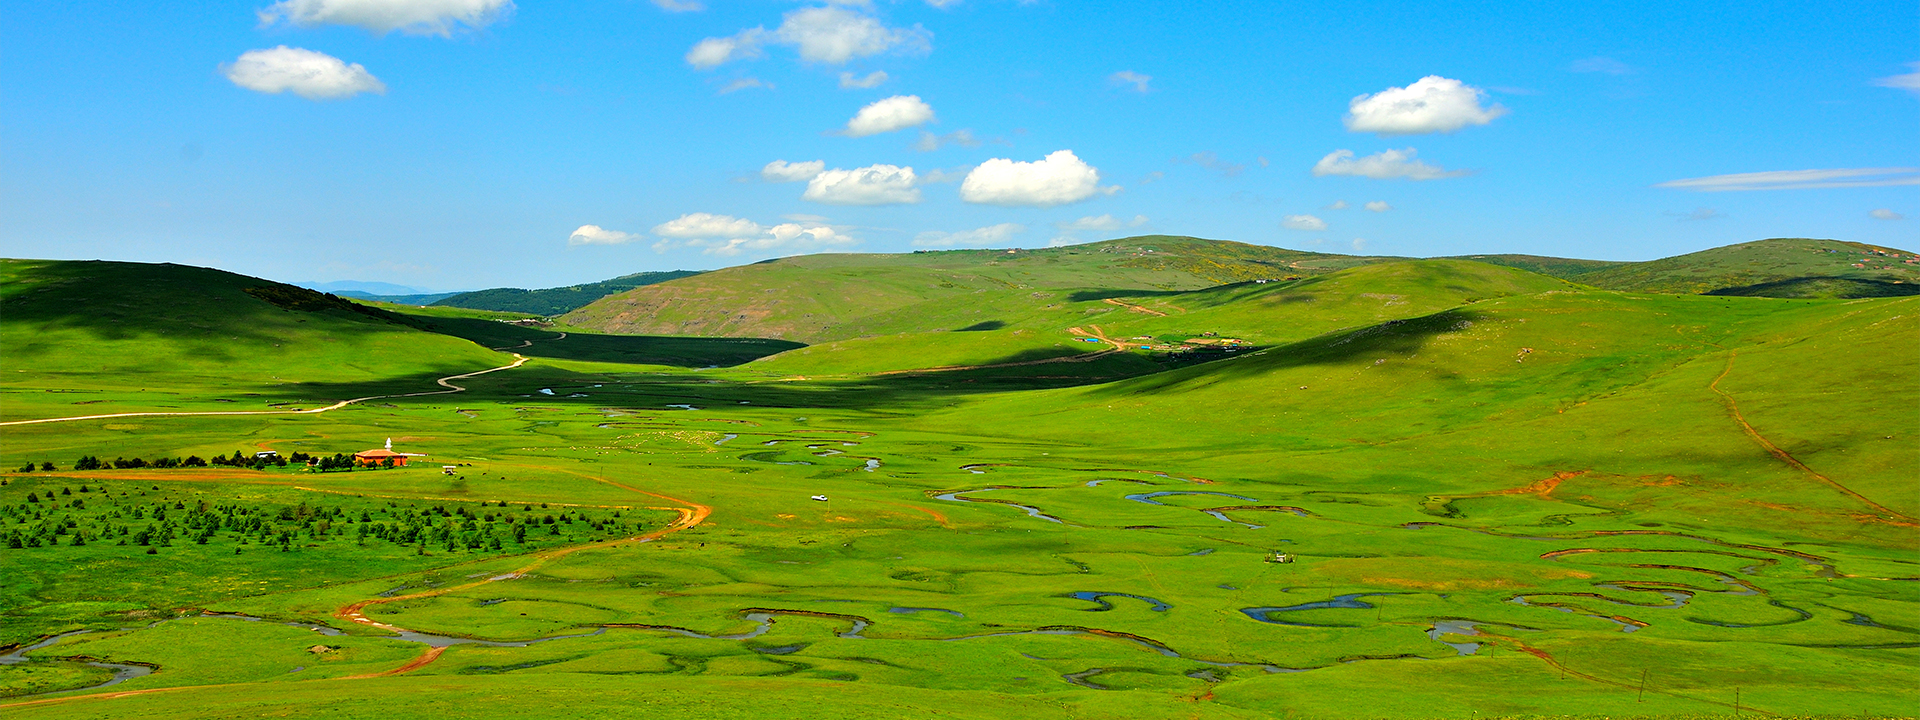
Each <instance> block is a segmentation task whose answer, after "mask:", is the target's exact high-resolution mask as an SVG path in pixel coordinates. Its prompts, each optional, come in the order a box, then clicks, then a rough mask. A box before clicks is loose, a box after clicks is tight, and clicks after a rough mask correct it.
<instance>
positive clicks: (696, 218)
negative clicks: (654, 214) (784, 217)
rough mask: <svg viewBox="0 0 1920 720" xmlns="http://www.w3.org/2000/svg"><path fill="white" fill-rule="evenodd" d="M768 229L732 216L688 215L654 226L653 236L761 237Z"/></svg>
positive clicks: (687, 237) (682, 237) (686, 237)
mask: <svg viewBox="0 0 1920 720" xmlns="http://www.w3.org/2000/svg"><path fill="white" fill-rule="evenodd" d="M765 231H766V228H764V227H761V226H760V223H757V222H754V221H752V220H745V219H741V218H737V217H734V216H732V215H715V214H713V213H703V212H701V213H687V214H685V215H681V216H680V217H677V218H674V219H672V220H668V221H666V222H663V223H660V224H659V225H655V226H653V234H655V235H659V236H660V237H666V238H681V239H690V238H724V237H740V236H746V235H759V234H761V233H762V232H765Z"/></svg>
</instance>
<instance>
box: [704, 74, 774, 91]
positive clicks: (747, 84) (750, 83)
mask: <svg viewBox="0 0 1920 720" xmlns="http://www.w3.org/2000/svg"><path fill="white" fill-rule="evenodd" d="M754 88H760V89H763V90H772V89H773V83H770V82H767V81H765V80H761V79H760V78H756V77H743V78H740V79H738V80H735V81H733V82H730V83H727V84H726V86H724V87H722V88H720V92H717V93H714V94H715V95H726V94H728V93H737V92H740V91H741V90H752V89H754Z"/></svg>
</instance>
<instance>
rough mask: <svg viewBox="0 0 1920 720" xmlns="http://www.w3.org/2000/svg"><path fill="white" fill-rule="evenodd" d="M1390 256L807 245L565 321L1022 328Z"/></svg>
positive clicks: (1193, 244)
mask: <svg viewBox="0 0 1920 720" xmlns="http://www.w3.org/2000/svg"><path fill="white" fill-rule="evenodd" d="M1384 261H1386V259H1385V258H1364V257H1351V256H1344V255H1324V254H1319V253H1307V252H1298V251H1293V250H1283V249H1280V248H1273V247H1266V246H1260V245H1247V244H1243V243H1233V242H1221V241H1213V240H1201V239H1197V238H1186V237H1170V236H1147V237H1137V238H1125V239H1121V240H1110V241H1106V242H1099V243H1090V244H1086V245H1074V246H1069V247H1061V248H1045V249H1038V250H1018V251H1009V250H949V251H940V252H918V253H912V254H902V255H807V256H801V257H793V258H784V259H780V260H770V261H766V262H762V263H756V264H753V265H746V266H741V267H733V268H727V269H724V270H718V271H714V272H710V273H706V274H703V275H699V276H696V277H691V278H684V279H680V280H675V281H672V282H667V283H661V284H658V285H649V286H647V287H643V288H637V289H634V290H629V291H627V292H624V293H621V294H618V295H614V296H611V297H607V298H603V299H601V300H599V301H596V302H594V303H593V304H590V305H588V306H586V307H583V308H580V309H579V310H575V311H573V312H571V313H568V314H567V315H566V316H565V318H564V320H565V321H566V322H568V323H570V324H573V325H577V326H580V327H585V328H592V329H595V330H598V331H601V332H608V333H636V334H660V335H707V336H728V337H776V338H782V339H786V340H794V341H799V342H806V343H820V342H832V341H836V340H846V339H850V338H856V337H863V336H871V335H886V334H894V333H900V332H919V331H929V330H960V329H968V328H972V329H999V328H1002V327H1011V326H1017V325H1020V324H1021V323H1023V322H1024V321H1025V320H1026V319H1027V318H1029V317H1033V316H1036V315H1044V314H1047V313H1050V312H1052V311H1055V310H1058V309H1059V308H1061V307H1062V306H1063V304H1065V303H1071V302H1074V301H1075V296H1074V293H1075V292H1076V291H1086V290H1099V291H1123V290H1141V291H1182V290H1198V289H1201V288H1206V287H1212V286H1216V285H1220V284H1223V283H1232V282H1240V281H1248V280H1256V279H1279V278H1286V277H1289V276H1292V277H1299V276H1308V275H1316V274H1322V273H1326V272H1331V271H1334V270H1338V269H1340V268H1344V267H1351V266H1355V265H1362V264H1368V263H1375V262H1384ZM1048 324H1051V323H1048Z"/></svg>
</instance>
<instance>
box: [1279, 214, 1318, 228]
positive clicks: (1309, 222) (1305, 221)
mask: <svg viewBox="0 0 1920 720" xmlns="http://www.w3.org/2000/svg"><path fill="white" fill-rule="evenodd" d="M1280 227H1283V228H1286V229H1288V230H1312V231H1319V230H1325V229H1327V221H1325V220H1321V219H1320V218H1317V217H1314V216H1312V215H1288V216H1287V217H1286V219H1284V220H1281V221H1280Z"/></svg>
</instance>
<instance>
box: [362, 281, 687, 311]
mask: <svg viewBox="0 0 1920 720" xmlns="http://www.w3.org/2000/svg"><path fill="white" fill-rule="evenodd" d="M699 274H700V273H698V272H694V271H691V270H672V271H668V272H642V273H634V274H632V275H622V276H620V277H617V278H614V279H612V280H602V281H600V282H596V283H586V284H584V285H569V286H567V287H557V288H546V289H544V290H522V289H519V288H493V289H491V290H475V291H473V292H465V293H453V294H451V295H449V296H440V297H435V298H434V299H433V300H430V301H427V302H422V303H406V301H405V300H394V299H392V298H381V299H385V300H390V301H392V302H402V303H406V304H410V305H412V304H418V305H427V304H432V305H443V306H447V307H459V308H470V309H474V310H497V311H501V312H517V313H528V314H532V315H540V316H543V317H552V316H554V315H561V314H564V313H566V312H569V311H571V310H575V309H577V308H580V307H583V306H585V305H586V304H588V303H591V302H593V301H595V300H599V299H600V298H603V297H606V296H608V295H613V294H615V293H620V292H625V291H627V290H632V289H634V288H637V287H642V286H646V285H652V284H654V283H662V282H666V281H668V280H677V279H679V278H684V277H692V276H694V275H699Z"/></svg>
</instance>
